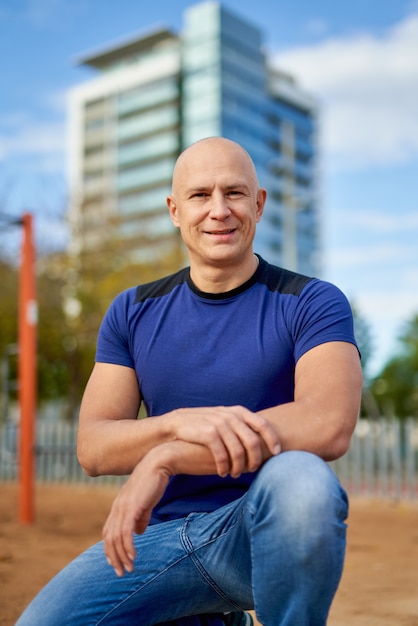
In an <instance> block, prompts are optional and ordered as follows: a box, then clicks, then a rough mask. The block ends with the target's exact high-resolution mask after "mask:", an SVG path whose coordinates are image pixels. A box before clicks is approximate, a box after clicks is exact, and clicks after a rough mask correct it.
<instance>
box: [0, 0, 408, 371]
mask: <svg viewBox="0 0 418 626" xmlns="http://www.w3.org/2000/svg"><path fill="white" fill-rule="evenodd" d="M191 4H194V3H193V2H190V1H183V0H166V1H160V0H154V2H151V3H148V2H139V1H138V0H136V1H134V0H121V1H120V2H114V0H71V1H70V0H0V75H1V85H2V93H1V98H0V212H7V213H9V214H21V213H22V212H24V211H27V210H31V211H34V212H35V214H36V216H37V217H36V222H37V242H38V246H39V247H40V248H42V247H45V246H46V245H48V247H51V246H53V242H54V241H57V242H59V241H62V233H61V231H60V226H59V221H58V219H56V217H55V216H56V215H57V214H61V215H62V214H63V212H64V211H65V206H66V200H67V190H66V183H65V141H66V138H65V120H66V92H67V90H68V89H69V88H70V87H71V86H73V85H75V84H77V83H79V82H81V81H83V80H86V79H88V78H89V77H90V76H91V75H92V73H91V71H90V70H89V69H88V68H83V67H79V66H77V62H76V60H77V58H78V57H79V56H80V55H81V54H84V53H89V52H93V51H97V50H100V49H101V48H103V47H105V46H107V45H108V44H113V43H115V42H118V41H121V40H124V39H126V38H129V37H130V36H133V35H136V34H138V33H141V32H143V31H145V30H148V28H150V27H152V26H156V25H160V26H161V25H165V26H168V27H171V28H174V29H175V30H179V29H180V28H181V22H182V17H181V16H182V12H183V10H184V9H185V8H186V7H187V6H190V5H191ZM225 6H226V7H228V8H229V9H231V10H233V11H236V12H237V13H239V14H240V15H241V16H242V17H244V18H247V19H249V20H250V21H251V22H253V23H254V24H256V25H257V26H258V27H260V28H261V29H262V31H263V32H264V38H265V45H266V49H267V51H268V53H269V55H270V56H271V57H272V58H274V59H275V62H276V63H277V64H278V66H279V67H281V68H282V69H284V70H287V71H289V72H290V73H292V74H293V75H294V76H295V77H296V78H297V80H298V82H299V84H300V85H301V86H302V87H303V88H304V89H305V90H306V91H308V92H309V93H311V94H312V95H313V96H314V97H315V98H316V99H317V101H318V104H319V110H320V138H319V141H320V148H321V167H320V187H321V188H320V195H321V201H322V221H323V226H324V231H323V250H324V255H323V259H324V270H325V271H324V277H325V278H327V279H328V280H331V281H332V282H335V283H336V284H337V285H339V286H340V287H341V288H342V289H343V291H345V293H346V294H347V295H348V296H349V298H350V299H352V300H353V301H354V302H355V304H356V306H357V308H358V309H359V310H360V312H361V314H362V315H363V316H364V317H365V318H366V320H367V321H368V323H369V324H370V327H371V330H372V335H373V340H374V348H375V350H374V358H373V360H372V363H371V364H370V372H369V373H370V374H374V373H376V372H377V371H378V369H379V367H380V366H381V365H382V364H383V363H384V361H385V360H386V359H387V358H388V357H390V356H391V355H392V354H393V353H394V351H395V350H396V347H397V343H396V339H397V336H398V335H399V333H400V332H401V331H402V329H403V327H404V324H405V323H406V322H407V321H408V320H409V319H411V317H412V316H413V315H414V314H416V313H418V175H417V174H418V2H416V1H415V2H405V1H403V0H381V1H380V2H370V1H367V0H351V2H347V3H340V2H335V0H333V1H331V0H317V1H316V2H310V1H309V0H293V1H292V2H280V1H279V0H264V1H263V0H259V1H258V2H254V1H253V0H251V1H247V0H228V2H225ZM15 239H17V235H16V234H13V232H11V231H7V232H5V231H3V232H2V233H0V245H2V246H9V247H10V246H12V247H15V243H14V242H15ZM16 244H17V241H16Z"/></svg>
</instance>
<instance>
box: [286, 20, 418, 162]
mask: <svg viewBox="0 0 418 626" xmlns="http://www.w3.org/2000/svg"><path fill="white" fill-rule="evenodd" d="M417 58H418V13H416V14H413V15H410V16H409V17H407V18H405V19H404V20H403V21H401V22H399V23H398V24H396V25H395V26H394V27H393V28H391V29H389V30H388V31H387V32H386V33H385V34H384V35H383V36H382V37H378V36H375V35H371V34H367V33H360V34H354V35H350V36H346V37H342V38H339V39H337V38H329V39H325V40H323V41H322V42H320V43H318V44H313V45H311V46H305V47H301V48H295V49H289V50H287V51H283V52H281V53H280V54H278V55H277V56H276V59H275V62H276V63H277V65H278V66H280V67H281V68H283V69H285V70H286V71H289V72H291V73H292V74H293V75H295V76H296V78H297V79H298V80H299V81H300V83H301V85H302V86H303V87H304V88H306V89H308V90H309V91H311V92H312V93H313V94H315V95H316V96H317V97H318V98H319V100H320V103H321V107H322V135H323V147H324V150H325V151H326V153H327V154H328V156H332V157H333V159H334V164H335V162H336V161H335V159H337V161H338V163H339V164H340V165H342V166H344V167H359V166H360V167H361V166H364V165H370V164H376V163H377V164H382V163H389V164H390V163H397V162H402V161H405V160H408V159H410V158H413V157H416V156H418V115H417V110H418V63H417Z"/></svg>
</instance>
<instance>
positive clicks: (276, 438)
mask: <svg viewBox="0 0 418 626" xmlns="http://www.w3.org/2000/svg"><path fill="white" fill-rule="evenodd" d="M265 200H266V191H265V190H264V189H260V188H259V185H258V182H257V176H256V172H255V169H254V165H253V163H252V161H251V159H250V157H249V155H248V154H247V153H246V152H245V151H244V150H243V149H242V147H241V146H239V145H238V144H236V143H234V142H232V141H229V140H226V139H223V138H209V139H205V140H202V141H200V142H198V143H196V144H194V145H192V146H191V147H189V148H188V149H186V150H185V151H184V152H183V153H182V155H180V157H179V159H178V161H177V163H176V166H175V170H174V174H173V185H172V194H171V195H170V196H169V198H168V199H167V203H168V209H169V212H170V216H171V219H172V221H173V223H174V225H175V226H176V227H177V228H179V229H180V232H181V236H182V238H183V241H184V243H185V245H186V246H187V249H188V253H189V258H190V268H186V269H184V270H182V271H180V272H178V273H177V274H175V275H173V276H170V277H168V278H166V279H162V280H159V281H156V282H154V283H151V284H148V285H142V286H139V287H138V288H134V289H130V290H128V291H126V292H124V293H122V294H120V296H118V297H117V298H116V299H115V301H114V302H113V304H112V305H111V307H110V309H109V311H108V313H107V314H106V317H105V319H104V321H103V324H102V326H101V329H100V333H99V339H98V346H97V355H96V364H95V366H94V369H93V372H92V375H91V378H90V380H89V382H88V385H87V388H86V391H85V394H84V398H83V402H82V406H81V411H80V427H79V443H78V455H79V460H80V463H81V465H82V466H83V468H84V469H85V471H86V472H87V473H88V474H89V475H92V476H96V475H102V474H129V475H130V477H129V479H128V480H127V482H126V483H125V485H124V486H123V487H122V489H121V490H120V493H119V494H118V496H117V497H116V499H115V501H114V504H113V506H112V509H111V512H110V514H109V517H108V519H107V521H106V524H105V526H104V530H103V538H104V544H103V546H102V545H98V546H95V547H93V548H91V549H90V550H88V551H87V552H86V553H84V554H83V555H81V556H80V557H78V559H76V560H75V561H74V562H73V563H72V564H70V565H69V566H68V567H67V568H65V569H64V570H63V572H61V573H60V574H59V575H58V576H57V577H56V578H55V579H54V580H53V581H51V583H49V585H48V586H47V587H46V588H45V589H44V590H43V591H42V592H41V594H40V595H39V596H38V597H37V598H36V599H35V600H34V602H33V603H32V605H30V606H29V608H28V609H27V611H26V613H25V614H24V615H23V616H22V618H21V622H19V626H21V625H23V624H30V626H34V625H36V624H42V625H43V626H48V625H51V626H52V625H53V626H56V624H60V625H62V624H83V625H84V624H90V623H91V624H99V623H100V624H124V625H126V624H140V625H144V626H152V625H153V624H160V623H167V622H169V621H172V620H179V621H178V623H179V624H192V623H197V624H209V623H219V624H221V623H230V622H231V621H233V620H235V623H240V620H241V621H242V623H244V622H245V614H244V613H243V612H242V611H244V610H246V609H252V608H255V610H256V614H257V617H258V619H259V620H260V622H261V623H262V624H263V625H264V626H277V625H280V626H290V625H292V626H308V625H309V626H320V625H324V624H325V623H326V619H327V615H328V611H329V607H330V605H331V602H332V599H333V596H334V594H335V591H336V589H337V586H338V583H339V580H340V576H341V572H342V567H343V561H344V550H345V523H344V520H345V518H346V515H347V501H346V496H345V493H344V491H343V490H342V488H341V486H340V485H339V483H338V481H337V479H336V477H335V475H334V474H333V472H332V471H331V470H330V469H329V467H328V465H327V464H326V463H325V461H329V460H332V459H335V458H337V457H339V456H341V455H342V454H344V453H345V452H346V450H347V449H348V446H349V442H350V437H351V434H352V432H353V429H354V426H355V423H356V419H357V415H358V410H359V403H360V395H361V387H362V377H361V368H360V363H359V356H358V350H357V348H356V345H355V340H354V336H353V328H352V316H351V311H350V308H349V305H348V303H347V300H346V298H345V297H344V296H343V295H342V294H341V292H340V291H339V290H338V289H337V288H335V287H334V286H332V285H330V284H328V283H325V282H322V281H319V280H317V279H310V278H307V277H304V276H301V275H298V274H293V273H291V272H286V271H285V270H282V269H280V268H276V267H274V266H271V265H269V264H268V263H266V262H265V261H264V260H263V259H261V258H260V257H257V256H255V255H254V251H253V240H254V235H255V229H256V224H257V222H258V221H259V220H260V218H261V216H262V213H263V208H264V204H265ZM141 402H144V404H145V406H146V409H147V414H148V415H149V416H150V417H149V418H148V419H145V420H137V415H138V410H139V407H140V404H141ZM103 548H104V549H103ZM106 561H107V562H106ZM115 574H116V575H115ZM192 616H200V617H194V618H193V617H192ZM211 616H212V617H211ZM215 616H217V617H215ZM183 618H186V619H183ZM211 619H212V621H211ZM188 620H189V621H188ZM193 620H194V622H193ZM216 620H218V621H216Z"/></svg>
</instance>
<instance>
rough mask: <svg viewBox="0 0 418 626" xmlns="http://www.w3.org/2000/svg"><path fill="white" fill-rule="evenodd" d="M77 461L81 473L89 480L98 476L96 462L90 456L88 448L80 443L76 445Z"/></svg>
mask: <svg viewBox="0 0 418 626" xmlns="http://www.w3.org/2000/svg"><path fill="white" fill-rule="evenodd" d="M77 459H78V462H79V464H80V466H81V469H82V470H83V472H84V473H85V474H86V475H87V476H90V477H91V478H96V477H97V476H100V471H99V468H98V467H97V461H96V460H95V459H94V456H93V455H92V454H90V452H89V450H88V446H86V445H85V444H82V443H80V442H78V443H77Z"/></svg>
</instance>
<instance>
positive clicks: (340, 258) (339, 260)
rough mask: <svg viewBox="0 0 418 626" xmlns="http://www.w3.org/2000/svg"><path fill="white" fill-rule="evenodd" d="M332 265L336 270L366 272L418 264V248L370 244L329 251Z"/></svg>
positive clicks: (395, 244)
mask: <svg viewBox="0 0 418 626" xmlns="http://www.w3.org/2000/svg"><path fill="white" fill-rule="evenodd" d="M328 257H329V260H330V265H331V266H332V267H333V269H334V271H335V270H336V269H339V270H343V269H350V270H352V271H354V270H358V269H359V268H362V269H363V271H364V272H366V271H370V270H371V269H372V268H376V267H377V268H378V269H379V270H380V269H381V268H382V265H383V264H385V265H386V264H388V263H393V264H396V263H402V265H406V264H407V263H408V261H409V262H411V263H412V262H416V260H417V253H416V246H412V245H410V246H407V245H405V244H402V242H396V241H395V242H394V243H387V244H374V245H373V244H368V245H365V246H355V247H347V248H343V249H341V248H335V249H332V250H330V251H329V253H328Z"/></svg>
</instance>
